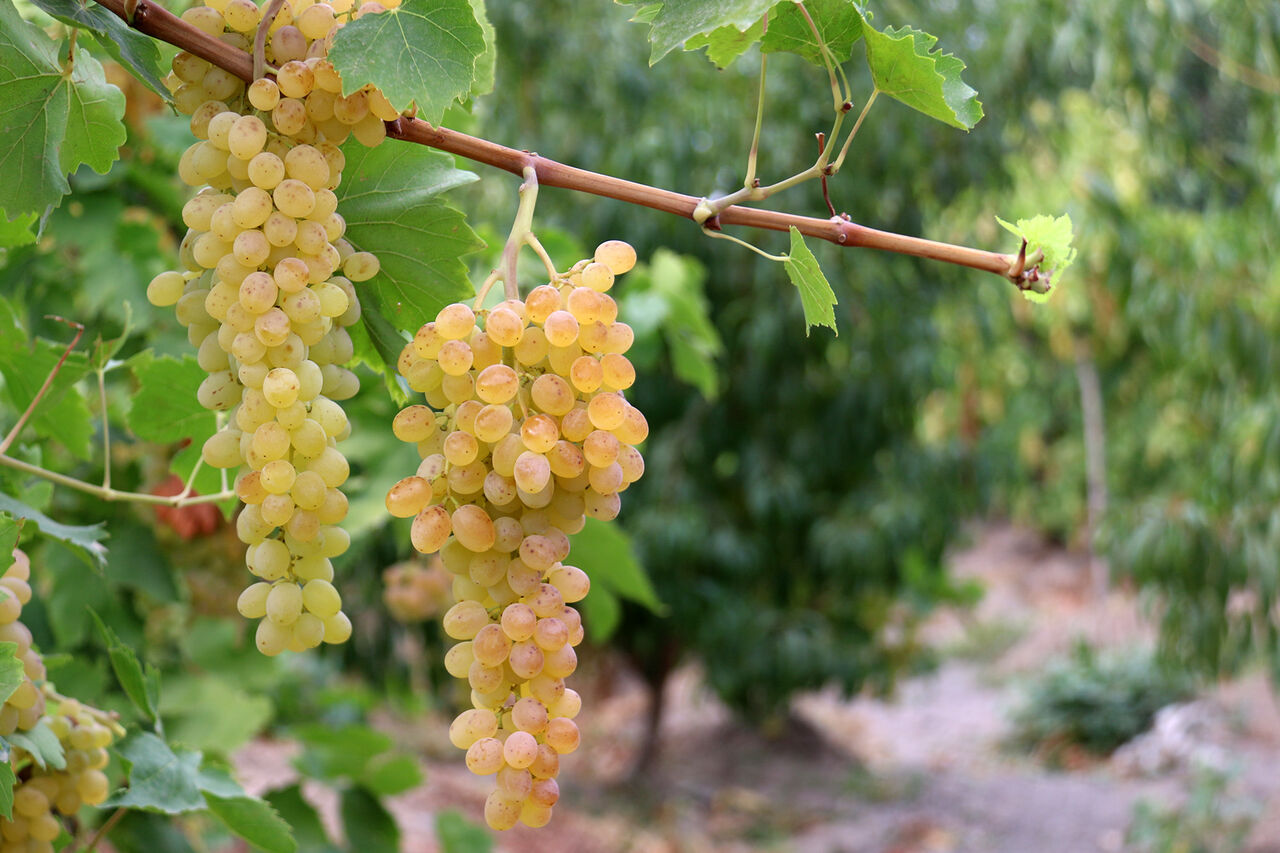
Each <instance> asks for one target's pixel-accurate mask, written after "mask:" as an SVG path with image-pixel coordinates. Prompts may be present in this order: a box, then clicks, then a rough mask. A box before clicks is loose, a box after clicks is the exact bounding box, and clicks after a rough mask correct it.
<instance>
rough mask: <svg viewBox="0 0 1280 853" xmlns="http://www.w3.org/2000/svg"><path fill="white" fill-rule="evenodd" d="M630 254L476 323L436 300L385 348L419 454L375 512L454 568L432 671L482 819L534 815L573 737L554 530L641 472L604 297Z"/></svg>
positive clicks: (605, 502) (634, 420)
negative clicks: (407, 392) (396, 346)
mask: <svg viewBox="0 0 1280 853" xmlns="http://www.w3.org/2000/svg"><path fill="white" fill-rule="evenodd" d="M635 260H636V255H635V250H634V249H632V248H631V246H629V245H628V244H626V243H623V242H621V241H616V240H614V241H609V242H607V243H603V244H601V246H600V247H599V248H598V249H596V252H595V255H594V257H593V258H592V259H588V260H584V261H581V262H579V263H578V264H576V265H574V267H573V268H572V269H570V270H569V271H568V272H566V273H563V274H559V275H557V276H555V277H554V278H553V280H552V281H551V282H550V283H549V284H544V285H541V286H539V287H536V288H534V289H533V290H532V291H531V292H530V293H529V295H528V297H527V299H526V300H525V301H523V302H522V301H520V300H519V299H507V300H506V301H505V302H502V303H501V304H500V305H498V306H496V307H494V308H493V309H491V310H488V311H481V312H480V314H479V316H477V314H476V313H474V312H473V311H472V309H471V308H470V307H468V306H467V305H464V304H461V303H457V304H453V305H449V306H447V307H445V308H444V309H443V310H441V311H440V313H439V315H438V316H437V317H436V319H435V321H434V322H431V323H427V324H426V325H424V326H423V327H422V328H421V329H419V330H418V332H417V334H416V335H415V337H414V340H413V341H412V343H410V344H408V345H406V346H405V348H404V351H403V352H402V353H401V356H400V359H399V364H398V368H399V370H400V373H401V375H403V376H404V377H405V379H406V380H407V382H408V384H409V387H410V388H412V389H413V390H414V391H417V392H421V393H423V394H424V395H425V397H426V402H427V404H428V405H425V406H424V405H411V406H409V407H407V408H405V409H403V410H402V411H401V412H400V413H399V414H398V415H397V416H396V418H395V421H394V423H393V430H394V431H395V435H396V437H397V438H399V439H400V440H401V441H406V442H411V443H414V444H416V445H417V447H418V453H419V455H420V456H421V458H422V463H421V465H419V467H418V470H417V473H416V474H415V475H414V476H411V477H406V478H405V479H403V480H401V481H399V482H398V483H396V484H395V485H394V486H393V487H392V488H391V490H390V491H389V492H388V493H387V509H388V510H389V511H390V512H391V513H392V514H393V515H395V516H398V517H401V518H409V517H412V518H413V524H412V527H411V538H412V542H413V547H414V548H415V549H417V550H418V551H420V552H422V553H424V554H431V553H435V552H439V553H440V556H441V559H442V561H443V563H444V566H445V568H446V569H447V570H448V571H449V572H451V573H452V574H453V575H454V579H453V594H454V597H455V599H456V600H457V604H455V605H454V606H453V607H452V608H450V610H449V611H448V612H447V613H446V614H445V616H444V630H445V632H446V633H447V634H448V635H449V636H450V637H453V638H454V639H457V640H460V641H461V642H459V643H458V644H457V645H455V646H453V647H452V648H451V649H450V650H449V652H448V653H447V655H446V657H445V666H446V668H447V669H448V670H449V672H450V673H451V674H452V675H454V676H455V677H456V678H460V679H466V680H467V681H468V683H469V684H470V687H471V703H472V706H473V707H472V708H471V709H469V710H466V711H464V712H462V713H461V714H460V715H459V716H458V717H457V718H456V719H455V720H454V721H453V724H452V725H451V726H450V730H449V736H450V739H451V740H452V742H453V743H454V745H455V746H457V747H458V748H460V749H465V750H467V757H466V761H467V766H468V767H469V768H470V769H471V770H472V771H473V772H474V773H476V774H479V775H489V774H497V786H496V788H495V790H494V791H493V792H492V793H490V795H489V797H488V799H487V800H486V802H485V809H484V812H485V820H486V821H487V822H488V824H489V825H490V826H491V827H493V828H495V829H510V828H511V827H513V826H515V825H516V823H517V822H519V821H523V822H524V823H525V824H527V825H529V826H543V825H545V824H546V823H547V822H548V821H549V820H550V819H551V810H552V806H554V805H555V803H556V801H557V800H558V799H559V796H560V790H559V785H558V783H557V782H556V778H555V777H556V775H557V773H558V772H559V766H560V756H561V755H564V754H566V753H570V752H573V751H574V750H575V749H577V747H578V740H579V733H578V727H577V725H576V724H575V723H574V721H573V718H574V717H575V716H576V715H577V713H578V710H579V708H580V707H581V704H582V702H581V699H580V698H579V696H578V693H577V692H576V691H574V690H572V689H570V688H567V687H566V686H565V678H566V677H567V676H569V675H570V674H572V673H573V671H574V669H575V668H576V667H577V653H576V652H575V651H574V647H575V646H577V645H578V643H580V642H581V641H582V637H583V631H582V620H581V618H580V617H579V614H578V611H577V610H575V609H574V608H573V607H571V606H569V605H570V604H572V603H574V602H577V601H580V600H582V598H583V597H585V596H586V594H587V590H588V588H589V586H590V582H589V580H588V578H587V575H586V573H585V572H583V571H582V570H581V569H579V568H577V567H575V566H571V565H567V564H566V563H565V562H564V561H565V560H567V559H568V557H569V536H570V535H571V534H573V533H576V532H578V531H580V530H581V529H582V528H583V526H584V524H585V523H586V522H585V519H586V517H587V516H591V517H592V518H597V519H602V520H606V521H608V520H611V519H613V518H614V517H616V516H617V514H618V509H619V506H620V498H619V493H620V492H622V491H623V490H625V489H626V488H627V486H628V485H630V484H631V483H633V482H635V481H636V480H637V479H639V477H640V475H641V474H642V473H643V471H644V460H643V459H642V458H641V455H640V452H639V451H638V450H637V449H636V447H635V446H636V445H637V444H639V443H640V442H642V441H644V440H645V438H646V437H647V436H648V430H649V427H648V424H647V422H646V421H645V418H644V415H643V414H641V413H640V411H639V410H638V409H636V408H635V407H633V406H632V405H631V404H630V403H628V402H627V399H626V397H625V392H626V390H627V389H628V388H630V387H631V385H632V383H633V382H634V381H635V369H634V368H633V367H632V365H631V363H630V361H628V360H627V358H626V356H625V355H624V353H625V352H626V351H627V350H628V349H629V348H630V346H631V343H632V340H633V334H632V331H631V328H630V327H629V326H628V325H627V324H626V323H620V322H618V321H617V314H618V308H617V304H616V303H615V302H614V300H613V299H612V298H611V297H610V296H609V295H608V294H607V293H606V291H608V290H609V289H610V287H612V286H613V282H614V277H615V276H616V275H620V274H622V273H624V272H626V271H627V270H629V269H631V267H632V266H634V264H635ZM481 323H482V327H481V326H480V325H478V324H481Z"/></svg>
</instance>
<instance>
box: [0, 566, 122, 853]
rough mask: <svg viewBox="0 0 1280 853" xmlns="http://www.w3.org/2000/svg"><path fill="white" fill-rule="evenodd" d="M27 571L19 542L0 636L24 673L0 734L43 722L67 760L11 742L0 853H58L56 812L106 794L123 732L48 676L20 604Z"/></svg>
mask: <svg viewBox="0 0 1280 853" xmlns="http://www.w3.org/2000/svg"><path fill="white" fill-rule="evenodd" d="M30 576H31V561H30V560H29V559H28V558H27V555H26V554H25V553H23V552H22V551H21V550H17V549H15V550H14V552H13V564H12V565H11V566H10V567H9V569H8V570H7V571H6V572H5V574H4V576H3V577H0V588H3V590H2V592H3V598H0V642H10V643H14V644H16V645H17V650H16V654H17V657H18V659H19V660H20V661H22V666H23V681H22V683H21V684H20V685H18V688H17V689H16V690H15V691H14V692H13V694H12V695H11V696H10V697H9V698H8V699H7V700H6V701H5V703H4V706H3V708H0V734H3V735H4V736H6V737H8V736H9V735H12V734H13V733H14V732H26V731H30V730H31V729H33V728H35V727H36V725H37V724H38V723H41V722H43V723H44V726H45V727H47V728H48V730H49V731H50V732H52V733H53V734H54V736H55V737H57V739H58V741H59V743H60V745H61V748H62V754H63V759H64V762H65V763H64V765H63V767H62V768H61V769H59V768H56V767H54V766H53V764H52V763H48V762H45V761H43V760H41V761H37V760H36V759H35V758H34V757H33V756H32V755H31V754H30V753H28V752H27V751H26V750H24V749H23V748H22V747H21V746H19V745H17V744H11V745H10V746H11V750H10V754H9V759H8V763H9V764H10V766H11V767H12V770H13V772H14V775H15V777H16V779H17V782H16V783H15V785H14V789H13V811H12V817H10V818H2V817H0V853H45V851H47V853H53V850H54V847H53V842H54V840H55V839H56V838H57V837H58V836H59V835H60V834H61V832H62V823H61V821H59V820H58V818H57V817H56V815H55V812H56V813H57V814H61V815H64V816H67V817H74V816H75V814H76V813H77V812H78V811H79V810H80V807H81V806H82V805H90V806H96V805H99V804H101V803H102V802H104V801H105V800H106V799H107V794H108V793H109V792H110V791H109V788H110V785H109V782H108V779H107V776H106V774H105V773H103V769H104V768H105V767H106V766H107V763H108V760H109V758H108V755H107V747H108V746H110V745H111V744H112V743H113V742H114V741H115V739H116V736H117V735H118V734H120V733H122V732H123V729H121V728H120V726H119V724H118V723H116V722H115V721H114V720H113V719H111V717H110V715H108V714H106V713H105V712H103V711H99V710H97V709H95V708H90V707H88V706H86V705H82V704H81V703H79V702H77V701H76V700H74V699H68V698H66V697H63V696H60V695H58V694H57V692H56V691H54V689H53V685H52V684H50V683H49V682H48V681H47V680H46V676H45V668H44V661H43V660H42V659H41V657H40V653H39V652H37V651H36V650H35V649H34V648H32V647H31V631H30V630H28V629H27V627H26V626H25V625H23V624H22V622H20V621H19V617H20V616H21V615H22V606H23V605H24V604H26V603H27V602H28V601H30V600H31V587H30V585H29V583H28V582H29V580H30Z"/></svg>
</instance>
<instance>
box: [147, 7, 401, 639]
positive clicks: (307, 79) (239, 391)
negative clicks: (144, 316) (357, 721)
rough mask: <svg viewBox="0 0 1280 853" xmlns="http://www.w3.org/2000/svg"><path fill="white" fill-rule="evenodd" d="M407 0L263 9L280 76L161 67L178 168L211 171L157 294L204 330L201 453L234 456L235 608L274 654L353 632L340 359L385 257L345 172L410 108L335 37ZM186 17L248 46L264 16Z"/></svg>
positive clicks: (353, 387) (239, 11)
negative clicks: (364, 235) (209, 419)
mask: <svg viewBox="0 0 1280 853" xmlns="http://www.w3.org/2000/svg"><path fill="white" fill-rule="evenodd" d="M396 5H398V2H396V0H385V2H383V3H374V2H367V3H364V4H363V5H361V6H359V7H358V8H356V7H354V4H353V3H352V0H335V2H332V3H327V4H326V3H314V4H313V3H295V4H294V6H293V7H290V5H289V4H285V5H284V6H283V8H282V11H281V12H280V14H278V15H277V16H276V17H275V18H274V19H273V20H272V21H271V22H270V24H269V25H267V26H268V30H267V32H268V33H269V39H268V40H267V43H266V53H265V57H264V59H265V60H266V61H267V62H269V63H270V64H271V65H272V66H273V67H275V68H277V69H278V70H277V71H276V72H275V75H274V79H272V78H271V77H263V78H261V79H258V80H255V81H253V83H252V84H251V85H250V86H249V87H248V88H247V90H246V88H245V86H244V84H243V82H242V81H240V80H239V79H238V78H236V77H234V76H232V75H231V74H229V73H227V72H226V71H223V70H222V69H220V68H217V67H215V66H212V65H210V64H209V63H208V62H207V61H205V60H203V59H201V58H199V57H197V56H194V55H192V54H190V53H186V52H183V53H179V54H178V55H177V56H175V57H174V59H173V73H172V74H171V75H170V76H169V78H168V79H167V81H166V82H167V83H168V84H169V86H170V88H171V89H172V91H173V98H174V103H175V105H176V106H177V108H178V110H179V111H181V112H183V113H185V114H187V115H190V116H191V132H192V134H193V135H194V136H195V137H196V139H197V140H198V141H197V142H196V143H195V144H193V145H192V146H191V147H190V148H188V149H187V150H186V152H185V153H184V154H183V155H182V158H181V160H180V162H179V164H178V174H179V176H180V177H181V178H182V180H183V181H184V182H185V183H187V184H189V185H190V186H193V187H199V186H203V185H207V186H205V188H204V189H201V190H200V192H199V193H197V195H196V196H195V197H194V198H192V199H191V200H190V201H189V202H187V204H186V205H185V206H184V208H183V211H182V218H183V222H184V223H185V224H186V225H187V227H188V228H189V229H190V230H189V231H188V232H187V234H186V237H185V238H184V239H183V241H182V244H181V247H180V251H179V256H180V260H181V262H182V266H183V268H184V269H183V270H181V271H170V272H164V273H161V274H160V275H158V276H156V277H155V279H153V280H152V281H151V284H150V285H149V286H148V288H147V297H148V299H150V301H151V302H152V303H153V304H155V305H158V306H168V305H172V306H174V308H175V312H176V315H177V318H178V321H179V322H180V323H181V324H182V325H183V326H184V327H186V329H187V333H188V337H189V339H190V341H191V343H192V345H194V346H196V347H197V348H198V350H197V360H198V362H199V364H200V366H201V367H202V368H203V369H204V370H205V371H207V372H208V377H207V378H206V379H205V380H204V382H203V383H202V384H201V386H200V389H199V391H198V398H199V401H200V404H201V405H203V406H204V407H205V408H208V409H212V410H214V411H219V412H226V413H228V418H227V424H226V426H225V427H224V428H223V429H221V430H220V431H218V432H217V433H215V434H214V435H213V436H212V437H211V438H209V440H208V441H207V442H206V443H205V445H204V448H203V459H204V462H205V463H206V464H208V465H211V466H213V467H216V468H238V469H240V470H239V473H238V475H237V477H236V480H235V489H236V493H237V495H238V496H239V497H240V499H241V500H242V501H243V502H244V504H245V506H244V507H243V509H242V510H241V512H240V514H239V516H238V517H237V519H236V531H237V533H238V535H239V537H240V539H241V540H242V541H243V542H244V543H245V544H246V545H248V550H247V552H246V556H245V562H246V564H247V565H248V568H249V571H250V572H251V573H253V574H254V575H255V576H256V577H257V578H258V579H259V580H258V581H257V582H256V583H253V584H251V585H250V586H249V587H248V588H247V589H245V591H244V593H243V594H242V595H241V596H240V600H239V602H238V609H239V611H240V613H241V614H242V615H244V616H245V617H246V618H249V619H259V620H260V621H259V622H258V628H257V635H256V639H257V646H258V648H259V650H261V651H262V652H263V653H264V654H267V655H276V654H279V653H280V652H282V651H284V650H286V649H288V650H291V651H303V650H305V649H308V648H312V647H314V646H317V645H319V644H320V643H321V642H326V643H342V642H345V641H346V640H347V638H348V637H350V635H351V621H350V620H349V619H348V618H347V616H346V614H345V613H343V611H342V598H341V596H340V595H339V593H338V590H337V588H336V587H335V586H334V584H333V565H332V563H331V560H332V559H333V558H335V557H337V556H339V555H340V554H342V553H344V552H345V551H346V550H347V547H348V545H349V544H350V538H349V536H348V535H347V533H346V532H345V531H344V530H343V529H342V528H341V527H340V526H338V525H339V524H340V522H341V521H342V520H343V519H344V518H345V517H346V514H347V498H346V496H345V495H344V494H343V492H342V491H341V487H342V485H343V483H344V482H345V481H346V479H347V476H348V474H349V473H350V468H349V466H348V464H347V460H346V459H345V458H344V457H343V455H342V453H341V452H340V451H339V450H338V448H337V443H338V442H340V441H342V440H343V439H345V438H346V437H347V436H348V435H349V434H350V432H351V426H350V423H349V422H348V420H347V416H346V414H345V413H344V412H343V410H342V406H341V405H340V402H339V401H341V400H345V399H348V398H350V397H352V396H354V395H355V394H356V392H357V391H358V390H359V388H360V382H359V380H358V378H357V377H356V375H355V374H354V373H352V372H351V371H350V370H347V369H345V368H344V367H342V366H341V365H342V364H344V363H346V362H348V361H350V359H351V357H352V342H351V336H350V335H349V334H348V333H347V331H346V330H347V327H349V326H351V325H352V324H354V323H355V322H356V321H358V320H359V319H360V301H359V299H358V297H357V295H356V289H355V286H354V284H353V282H361V281H365V280H367V279H370V278H372V277H373V276H374V275H376V274H377V272H378V260H377V258H376V257H375V256H374V255H372V254H370V253H368V252H360V251H357V250H356V249H355V247H353V246H352V245H351V244H350V243H349V242H348V241H347V240H346V239H344V237H343V234H344V233H345V231H346V222H345V220H344V219H343V217H342V215H341V213H339V212H338V210H337V206H338V198H337V196H336V195H335V193H334V189H335V188H336V187H337V186H338V184H339V182H340V181H341V179H342V170H343V168H344V167H345V165H346V162H345V157H344V156H343V153H342V151H341V149H340V148H339V147H338V146H339V145H341V144H342V143H343V142H344V141H346V139H347V138H348V137H349V136H354V137H355V138H356V139H357V140H358V141H360V142H361V143H362V144H364V145H368V146H373V145H377V144H379V143H380V142H382V140H383V139H384V138H385V137H386V125H385V123H384V122H385V121H386V120H390V119H394V118H396V117H398V115H399V113H398V112H397V111H396V110H395V109H394V108H393V107H392V106H391V104H390V103H389V102H388V101H387V99H386V98H385V97H384V96H383V95H382V93H381V92H379V91H378V90H377V89H374V88H372V87H365V88H362V89H360V90H358V91H356V92H353V93H351V94H349V95H345V96H344V95H343V94H342V89H343V86H342V78H341V76H340V75H339V74H338V72H337V71H336V70H335V69H334V67H333V65H332V64H331V63H330V62H329V61H328V60H327V59H326V54H327V51H328V45H329V44H330V43H331V41H332V39H331V36H332V35H333V33H334V32H335V31H336V30H337V28H339V27H341V26H342V25H343V24H344V23H346V22H347V21H349V20H354V19H356V18H359V17H361V16H362V15H366V14H374V13H378V12H382V11H385V10H386V9H389V8H394V7H395V6H396ZM292 8H296V9H297V10H298V11H297V12H296V14H295V13H294V12H293V11H292ZM182 17H183V19H184V20H186V21H187V22H188V23H191V24H193V25H195V26H197V27H199V28H200V29H202V30H204V31H205V32H207V33H209V34H211V35H214V36H217V37H218V38H220V39H222V40H223V41H226V42H228V43H230V44H232V45H234V46H236V47H240V48H241V49H244V50H249V49H250V39H251V37H252V35H253V34H254V33H255V32H256V31H257V30H258V28H259V27H260V26H262V25H263V20H262V10H261V9H259V7H258V6H257V5H256V4H255V3H253V2H252V0H208V2H207V5H203V6H195V7H193V8H191V9H188V10H187V11H186V12H184V13H183V16H182ZM340 273H341V274H340Z"/></svg>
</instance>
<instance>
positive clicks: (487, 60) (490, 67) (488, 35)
mask: <svg viewBox="0 0 1280 853" xmlns="http://www.w3.org/2000/svg"><path fill="white" fill-rule="evenodd" d="M471 11H472V12H474V13H475V16H476V22H477V23H478V24H480V30H481V32H483V33H484V53H482V54H480V55H479V56H477V57H476V76H475V81H474V82H473V83H472V84H471V97H473V98H478V97H480V96H481V95H487V94H489V93H490V92H492V91H493V82H494V75H495V74H496V72H497V64H498V34H497V33H496V32H494V29H493V24H491V23H489V14H488V12H487V11H485V7H484V0H471Z"/></svg>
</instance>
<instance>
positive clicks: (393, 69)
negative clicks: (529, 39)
mask: <svg viewBox="0 0 1280 853" xmlns="http://www.w3.org/2000/svg"><path fill="white" fill-rule="evenodd" d="M485 48H486V45H485V36H484V30H483V28H482V27H481V26H480V22H479V21H477V20H476V13H475V10H474V9H473V7H472V4H471V0H404V2H403V3H402V4H401V5H400V6H398V7H397V8H395V9H389V10H387V11H386V12H383V13H382V14H379V15H364V16H362V17H361V18H360V20H358V21H352V22H351V23H349V24H347V25H346V26H345V27H343V28H342V29H340V30H338V33H337V35H336V36H335V37H334V42H333V47H332V48H330V49H329V60H330V61H331V62H332V63H333V65H334V67H335V68H337V69H338V71H339V73H341V74H342V86H343V89H344V94H348V95H349V94H351V93H352V92H355V91H356V90H357V89H359V88H360V87H361V86H363V85H365V84H366V83H372V84H373V85H375V86H377V87H378V88H379V89H381V90H382V94H384V95H386V97H387V100H389V101H390V102H391V105H392V106H394V107H395V108H396V109H398V110H403V109H405V108H407V107H408V106H409V104H411V103H415V102H416V103H417V105H418V110H419V113H418V115H419V118H422V119H423V120H425V121H428V122H430V123H431V124H438V123H439V122H440V118H441V117H442V116H443V115H444V111H445V110H446V109H447V108H448V107H449V105H450V104H451V103H453V102H454V101H455V100H457V99H460V98H464V97H466V96H467V95H468V94H469V93H470V92H471V88H472V86H473V84H474V83H475V80H476V60H477V58H479V57H480V56H481V55H482V54H483V53H484V52H485ZM482 70H483V69H482ZM403 147H408V146H403Z"/></svg>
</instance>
